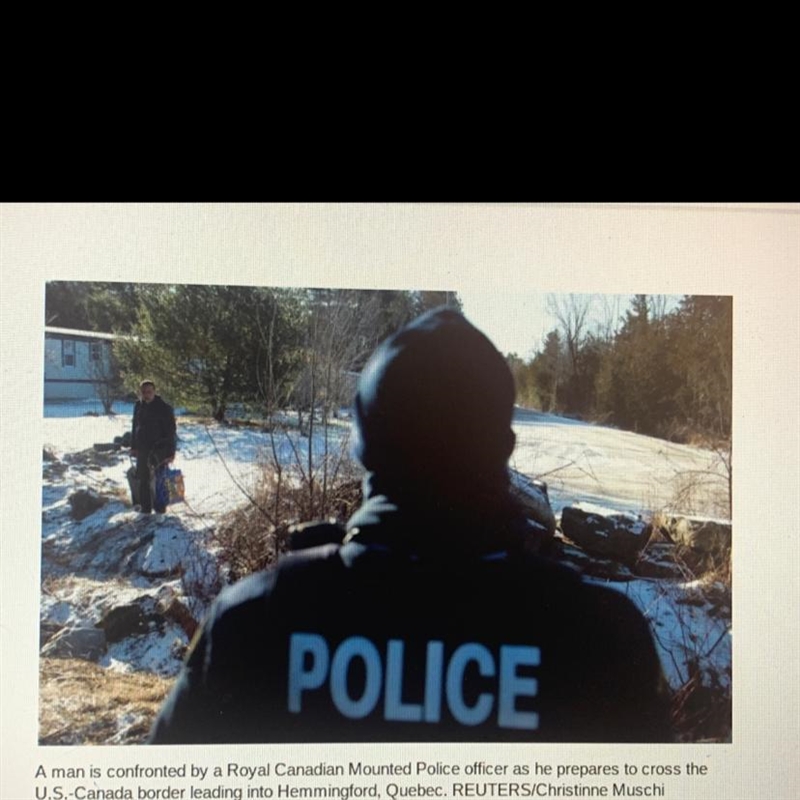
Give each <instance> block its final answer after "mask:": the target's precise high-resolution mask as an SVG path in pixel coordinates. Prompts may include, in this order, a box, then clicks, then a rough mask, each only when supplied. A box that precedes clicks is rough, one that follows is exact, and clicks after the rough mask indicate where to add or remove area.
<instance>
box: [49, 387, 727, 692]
mask: <svg viewBox="0 0 800 800" xmlns="http://www.w3.org/2000/svg"><path fill="white" fill-rule="evenodd" d="M97 406H98V404H97V403H91V402H89V403H86V402H84V403H81V402H72V403H68V404H48V405H46V406H45V415H44V421H43V428H44V443H43V444H44V446H45V449H46V450H49V451H50V452H51V453H52V454H53V455H54V456H55V457H56V458H57V459H58V461H57V462H55V466H53V462H48V461H45V463H44V475H45V479H44V484H43V491H42V577H43V590H42V603H41V620H42V623H43V624H45V625H54V626H57V625H64V624H67V625H75V626H81V625H94V624H95V623H96V622H97V621H98V619H99V616H100V615H101V614H102V613H105V612H106V611H108V610H109V609H110V608H112V607H114V606H119V605H124V604H125V603H130V602H133V601H134V600H136V599H138V598H141V597H142V596H144V595H147V596H150V597H154V598H155V597H161V598H164V597H177V598H180V596H181V587H182V584H181V581H183V582H184V585H186V583H187V582H188V583H191V582H192V581H200V582H202V581H204V580H213V578H214V577H215V573H214V570H213V569H212V568H211V560H212V559H211V557H210V555H209V553H208V547H209V541H208V538H207V534H208V533H209V531H211V530H213V527H214V525H215V524H216V522H217V521H218V520H219V519H220V517H221V516H222V515H224V514H225V513H227V512H228V511H230V510H232V509H235V508H237V507H239V506H241V505H242V504H243V503H245V502H247V495H248V494H253V492H254V491H255V490H256V488H257V486H258V482H259V480H261V474H262V470H261V465H263V464H265V463H266V462H267V461H269V460H271V459H272V458H273V453H275V454H277V457H278V458H279V459H280V460H281V462H282V463H284V464H294V465H297V464H298V463H299V464H300V465H305V464H306V463H307V459H308V447H309V442H308V439H307V438H305V437H301V436H299V435H298V433H297V431H296V430H295V431H293V432H292V433H291V434H285V433H276V434H275V436H274V437H272V436H271V435H270V434H269V433H268V432H266V431H264V430H261V429H258V428H252V427H245V426H237V425H231V426H224V425H218V424H216V423H210V424H205V423H203V422H200V421H197V420H192V419H189V418H181V417H179V418H178V436H179V450H178V455H177V457H176V460H175V462H174V466H175V467H178V468H180V469H181V470H182V471H183V474H184V476H185V482H186V499H187V502H186V503H179V504H175V505H171V506H170V507H169V508H168V509H167V513H166V514H164V515H152V516H146V517H144V516H140V515H139V514H137V513H136V512H135V511H134V510H132V509H131V507H130V500H129V491H128V484H127V479H126V475H125V472H126V470H127V468H128V467H129V466H130V463H131V462H130V460H129V458H128V457H127V455H124V454H125V453H127V451H121V453H111V454H109V455H108V456H107V457H106V459H105V460H106V461H107V463H101V464H91V465H87V464H86V463H80V461H79V460H78V461H77V463H69V462H70V459H72V461H73V462H75V456H74V454H76V453H80V452H81V451H84V450H87V449H88V448H91V447H92V445H94V444H95V443H103V442H112V441H113V439H114V437H115V436H122V435H123V434H124V433H125V432H126V431H127V430H129V428H130V424H131V413H132V408H133V407H132V405H131V404H118V405H116V406H115V411H116V414H115V415H114V416H110V417H109V416H105V415H102V413H99V414H98V412H101V409H99V408H98V407H97ZM87 411H88V412H89V413H88V414H87ZM514 430H515V432H516V434H517V447H516V449H515V452H514V455H513V456H512V460H511V466H512V467H514V468H515V469H517V470H519V471H520V472H522V473H524V474H526V475H528V476H529V477H531V478H542V479H544V480H545V481H546V482H547V483H548V487H549V495H550V500H551V503H552V505H553V510H554V511H555V512H556V514H559V513H560V511H561V509H563V508H564V507H565V506H566V505H574V504H577V503H580V504H581V507H583V508H584V509H586V510H590V511H594V512H596V513H605V514H607V513H610V512H613V513H624V512H627V513H629V514H631V513H632V514H634V515H635V516H643V517H645V518H647V517H648V516H649V515H650V513H651V512H653V511H656V510H664V509H671V508H675V509H676V510H678V511H683V512H692V513H696V514H704V515H707V516H711V517H714V516H719V515H720V513H721V509H724V508H725V507H727V498H726V496H725V494H724V492H725V491H727V482H726V477H725V473H724V470H723V469H722V465H721V461H720V459H719V458H718V456H717V454H715V453H712V452H710V451H705V450H701V449H698V448H693V447H688V446H682V445H674V444H671V443H668V442H665V441H663V440H660V439H655V438H652V437H646V436H640V435H637V434H634V433H628V432H625V431H619V430H615V429H613V428H608V427H603V426H599V425H591V424H586V423H583V422H578V421H575V420H570V419H565V418H563V417H557V416H554V415H550V414H543V413H540V412H535V411H527V410H523V409H517V410H516V412H515V418H514ZM332 433H333V435H332V437H331V438H332V440H333V442H334V444H335V448H337V449H346V448H347V447H348V440H349V428H348V427H347V425H346V424H341V423H340V424H338V425H337V426H335V427H334V428H333V429H332ZM314 449H315V452H314V455H315V457H316V458H320V457H321V456H322V455H323V443H322V438H321V437H317V438H315V441H314ZM692 476H699V477H698V480H699V478H702V480H701V481H699V482H700V484H701V485H700V486H699V488H698V487H694V491H692V492H689V493H687V491H686V485H687V481H688V482H691V480H692ZM690 488H691V487H690ZM77 489H94V490H96V491H98V492H100V493H101V494H102V495H104V496H110V497H111V499H110V500H109V501H108V502H107V503H106V505H104V506H103V507H102V508H100V509H99V510H97V511H95V512H94V513H93V514H91V515H89V516H88V517H86V518H85V519H84V520H81V521H76V520H74V519H73V518H72V517H71V515H70V506H69V503H68V497H69V495H70V494H72V493H73V492H75V491H76V490H77ZM676 498H677V499H676ZM679 501H680V502H679ZM680 504H682V506H683V507H678V506H679V505H680ZM687 504H688V505H689V507H687ZM137 545H141V546H140V547H138V549H137V547H136V546H137ZM179 567H180V568H181V570H183V572H184V574H183V575H182V576H181V577H180V578H179V577H176V575H175V572H176V571H177V570H178V568H179ZM608 585H609V586H612V587H613V588H615V589H617V590H619V591H622V592H624V593H625V594H627V595H628V596H630V597H631V599H632V600H633V601H634V602H635V603H636V604H637V606H638V607H639V608H640V609H642V611H643V612H644V613H645V615H647V617H648V619H649V620H650V622H651V626H652V628H653V632H654V636H655V639H656V644H657V647H658V649H659V652H660V654H661V658H662V663H663V665H664V669H665V673H666V675H667V678H668V680H669V683H670V685H671V686H673V687H675V688H677V687H678V686H680V685H681V684H682V683H683V682H684V681H685V680H686V679H687V677H688V675H689V669H690V666H689V665H690V664H691V663H692V660H693V659H695V658H696V657H698V656H699V657H701V660H702V659H705V661H706V663H707V664H709V665H710V667H711V669H712V671H713V672H714V673H715V674H716V675H717V676H718V678H719V679H720V681H721V682H722V683H723V685H727V686H729V681H730V671H731V668H730V665H731V634H730V631H729V630H728V625H727V623H726V622H725V621H724V617H725V615H724V614H722V615H720V616H717V615H716V613H715V610H714V609H713V608H711V607H710V605H709V603H708V601H707V600H706V599H704V598H703V597H702V596H701V595H700V593H699V592H697V591H696V588H695V587H693V586H692V585H690V584H680V583H678V582H674V581H673V582H669V581H664V580H645V579H635V580H631V581H628V582H609V583H608ZM191 610H192V612H193V613H194V614H195V615H196V616H197V615H198V614H202V612H203V610H204V609H203V608H202V607H199V606H195V607H193V608H192V609H191ZM727 619H730V614H729V612H728V614H727ZM186 644H187V637H186V634H185V633H184V632H183V631H182V630H181V629H180V628H178V627H177V626H175V627H170V626H167V628H166V629H164V630H151V631H150V632H148V633H147V634H146V635H143V636H135V637H129V638H128V639H127V640H125V641H122V642H119V643H116V644H113V645H111V646H110V647H109V650H108V653H107V654H106V656H105V658H104V660H103V661H102V662H101V664H102V665H103V666H106V667H108V668H109V669H116V670H131V669H141V670H147V671H153V672H157V673H158V674H161V675H171V674H175V673H176V672H177V670H178V669H179V667H180V657H181V654H182V652H183V649H184V648H185V645H186Z"/></svg>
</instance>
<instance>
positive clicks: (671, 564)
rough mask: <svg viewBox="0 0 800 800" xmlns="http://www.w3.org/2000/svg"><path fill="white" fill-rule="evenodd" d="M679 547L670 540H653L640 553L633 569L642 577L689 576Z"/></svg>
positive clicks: (674, 577)
mask: <svg viewBox="0 0 800 800" xmlns="http://www.w3.org/2000/svg"><path fill="white" fill-rule="evenodd" d="M677 550H678V549H677V548H676V547H675V545H673V544H669V543H668V542H653V541H652V540H651V541H650V543H649V544H648V545H647V548H646V549H645V550H643V551H642V552H641V553H640V554H639V559H638V560H637V561H636V563H635V564H634V565H633V571H634V572H635V573H636V575H638V576H639V577H642V578H672V579H675V580H678V579H681V578H684V579H685V578H687V577H688V576H687V574H686V572H687V571H686V567H685V566H684V565H683V564H681V563H680V560H679V558H678V552H677Z"/></svg>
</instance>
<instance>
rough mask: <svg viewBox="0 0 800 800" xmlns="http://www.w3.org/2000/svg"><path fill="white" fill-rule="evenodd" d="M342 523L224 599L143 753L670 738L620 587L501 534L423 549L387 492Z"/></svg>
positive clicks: (656, 672)
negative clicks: (184, 748)
mask: <svg viewBox="0 0 800 800" xmlns="http://www.w3.org/2000/svg"><path fill="white" fill-rule="evenodd" d="M357 516H358V517H359V519H360V521H361V523H363V524H362V525H360V526H351V528H350V532H349V533H348V535H347V537H346V539H345V542H344V544H342V545H337V544H327V545H322V546H318V547H312V548H311V549H308V550H304V551H300V552H296V553H292V554H290V555H288V556H286V557H284V558H283V559H281V561H280V562H279V563H278V565H277V567H276V568H275V569H272V570H270V571H267V572H262V573H258V574H256V575H253V576H250V577H249V578H246V579H244V580H242V581H240V582H239V583H237V584H235V585H234V586H232V587H229V588H228V589H226V590H224V591H223V593H222V594H221V595H220V596H219V598H218V599H217V601H216V602H215V604H214V606H213V608H212V611H211V613H210V616H209V618H208V620H207V621H206V623H205V625H204V627H203V628H202V629H201V632H200V634H199V635H198V637H197V638H196V640H195V642H194V643H193V646H192V648H191V650H190V655H189V657H188V659H187V663H186V665H185V668H184V670H183V672H182V674H181V676H180V678H179V680H178V682H177V684H176V686H175V688H174V690H173V692H172V694H171V696H170V697H169V699H168V701H167V703H166V704H165V706H164V708H163V709H162V711H161V714H160V715H159V718H158V719H157V721H156V724H155V726H154V728H153V732H152V734H151V742H152V743H156V744H158V743H192V742H196V743H200V742H217V743H219V742H228V743H241V742H336V741H346V742H365V741H370V742H388V741H474V742H477V741H485V740H486V741H543V742H556V741H574V742H591V741H600V742H623V741H624V742H654V741H655V742H661V741H668V740H669V739H670V733H669V726H668V721H667V720H668V718H667V711H666V703H665V695H664V682H663V677H662V672H661V667H660V663H659V660H658V656H657V654H656V651H655V648H654V645H653V641H652V637H651V634H650V630H649V627H648V623H647V622H646V620H645V619H644V618H643V617H642V615H641V614H640V613H639V611H638V610H637V609H636V608H635V606H634V605H633V604H632V603H631V602H630V601H629V600H628V599H626V598H625V597H624V596H623V595H622V594H621V593H619V592H616V591H613V590H611V589H606V588H603V587H600V586H597V585H593V584H590V583H587V582H586V581H584V580H583V579H582V578H581V577H580V576H578V575H577V574H575V573H573V572H572V571H570V570H568V569H566V568H565V567H562V566H560V565H557V564H555V563H552V562H548V561H546V560H543V559H541V558H538V557H535V556H532V555H527V554H526V553H525V552H524V550H523V549H522V548H517V547H514V546H513V544H512V542H513V539H514V536H513V534H512V532H509V531H506V535H505V536H504V537H501V539H500V541H503V542H504V544H503V546H502V547H501V548H500V549H497V550H492V549H491V548H489V549H487V548H486V547H480V546H476V547H475V548H473V549H472V550H470V549H467V550H458V549H455V548H454V546H453V543H454V542H456V541H457V537H456V536H454V535H447V536H444V537H442V539H441V541H443V542H447V546H446V547H445V548H440V549H438V550H436V549H435V548H434V549H428V550H427V551H420V550H418V549H416V548H414V547H413V546H411V547H409V546H407V542H408V540H407V539H404V538H403V537H402V536H401V535H400V533H401V531H402V529H403V528H405V529H406V530H408V527H409V526H410V525H411V524H412V520H411V519H410V518H409V517H408V516H407V515H403V514H399V512H398V511H397V509H396V508H393V506H392V504H391V503H389V502H388V501H387V500H386V498H378V497H376V498H373V499H372V500H370V501H368V502H367V503H366V504H365V507H364V508H363V509H362V511H361V512H359V515H357ZM418 527H419V526H418ZM331 529H332V526H326V528H325V529H320V530H319V531H315V530H314V529H311V530H310V531H309V535H308V536H307V537H306V539H307V541H308V542H310V543H316V542H317V541H319V540H320V538H322V539H324V538H326V537H328V536H329V534H330V530H331ZM320 532H321V534H322V535H321V536H318V535H316V534H317V533H320ZM341 533H343V532H341V531H340V535H341ZM464 533H467V532H464ZM472 541H473V542H478V541H480V537H477V538H476V537H472ZM484 541H488V538H487V539H485V540H484Z"/></svg>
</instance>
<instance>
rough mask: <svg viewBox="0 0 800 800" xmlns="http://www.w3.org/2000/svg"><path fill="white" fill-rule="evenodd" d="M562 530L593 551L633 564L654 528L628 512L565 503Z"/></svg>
mask: <svg viewBox="0 0 800 800" xmlns="http://www.w3.org/2000/svg"><path fill="white" fill-rule="evenodd" d="M561 530H562V531H563V532H564V535H565V536H567V537H568V538H569V539H571V540H572V541H573V542H575V544H577V545H579V546H580V547H582V548H583V549H584V550H586V552H587V553H591V554H592V555H597V556H601V557H603V558H610V559H612V560H614V561H621V562H622V563H623V564H627V565H629V566H632V565H633V564H634V563H636V559H637V558H638V556H639V553H640V552H641V551H642V549H643V548H644V546H645V545H646V544H647V542H648V541H649V539H650V535H651V534H652V532H653V528H652V526H651V525H649V524H647V523H646V522H644V521H643V520H641V519H636V518H634V517H632V516H630V515H628V514H609V515H604V514H600V513H597V512H593V511H584V510H583V509H581V508H577V507H575V506H567V507H566V508H565V509H564V510H563V511H562V512H561Z"/></svg>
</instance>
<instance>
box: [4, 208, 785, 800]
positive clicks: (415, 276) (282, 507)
mask: <svg viewBox="0 0 800 800" xmlns="http://www.w3.org/2000/svg"><path fill="white" fill-rule="evenodd" d="M0 243H2V246H0V312H1V313H0V345H1V347H0V357H1V359H2V368H3V378H4V380H3V381H2V382H0V442H1V443H0V448H2V451H3V453H4V455H5V457H4V458H3V459H2V460H0V510H1V511H2V522H1V523H0V526H1V527H2V534H1V535H0V568H1V569H2V579H1V580H0V797H2V798H3V800H5V799H6V798H8V800H34V798H35V800H243V799H244V798H247V800H252V799H254V798H268V799H269V800H307V799H310V800H319V799H320V798H322V799H323V800H325V799H328V798H333V799H334V800H358V798H372V799H373V800H411V799H413V800H421V799H423V798H425V799H427V800H450V798H453V799H454V800H459V799H460V798H515V797H516V798H521V797H522V798H524V797H528V798H578V797H580V798H589V797H592V798H642V797H646V798H665V800H740V798H741V800H762V799H763V800H796V795H797V786H798V785H800V773H799V772H798V764H800V727H798V721H799V720H800V691H799V687H800V672H799V671H798V668H799V666H800V650H799V649H798V642H800V617H798V615H797V614H796V613H794V611H795V610H796V609H797V607H798V604H800V570H798V564H800V558H798V556H800V540H798V537H797V536H796V528H797V525H796V522H795V520H796V517H797V513H796V509H795V506H796V500H797V496H798V492H797V487H798V478H800V470H798V466H800V464H799V463H798V458H797V456H798V453H800V380H798V377H800V373H799V372H798V363H800V362H798V359H797V353H798V345H799V344H800V314H798V309H800V248H799V247H798V243H800V204H798V203H780V202H761V203H756V202H749V203H748V202H744V203H733V202H716V203H710V202H690V203H678V202H438V203H437V202H380V203H370V202H148V201H139V202H102V201H95V202H69V201H67V202H28V203H23V202H4V203H2V204H0Z"/></svg>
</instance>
